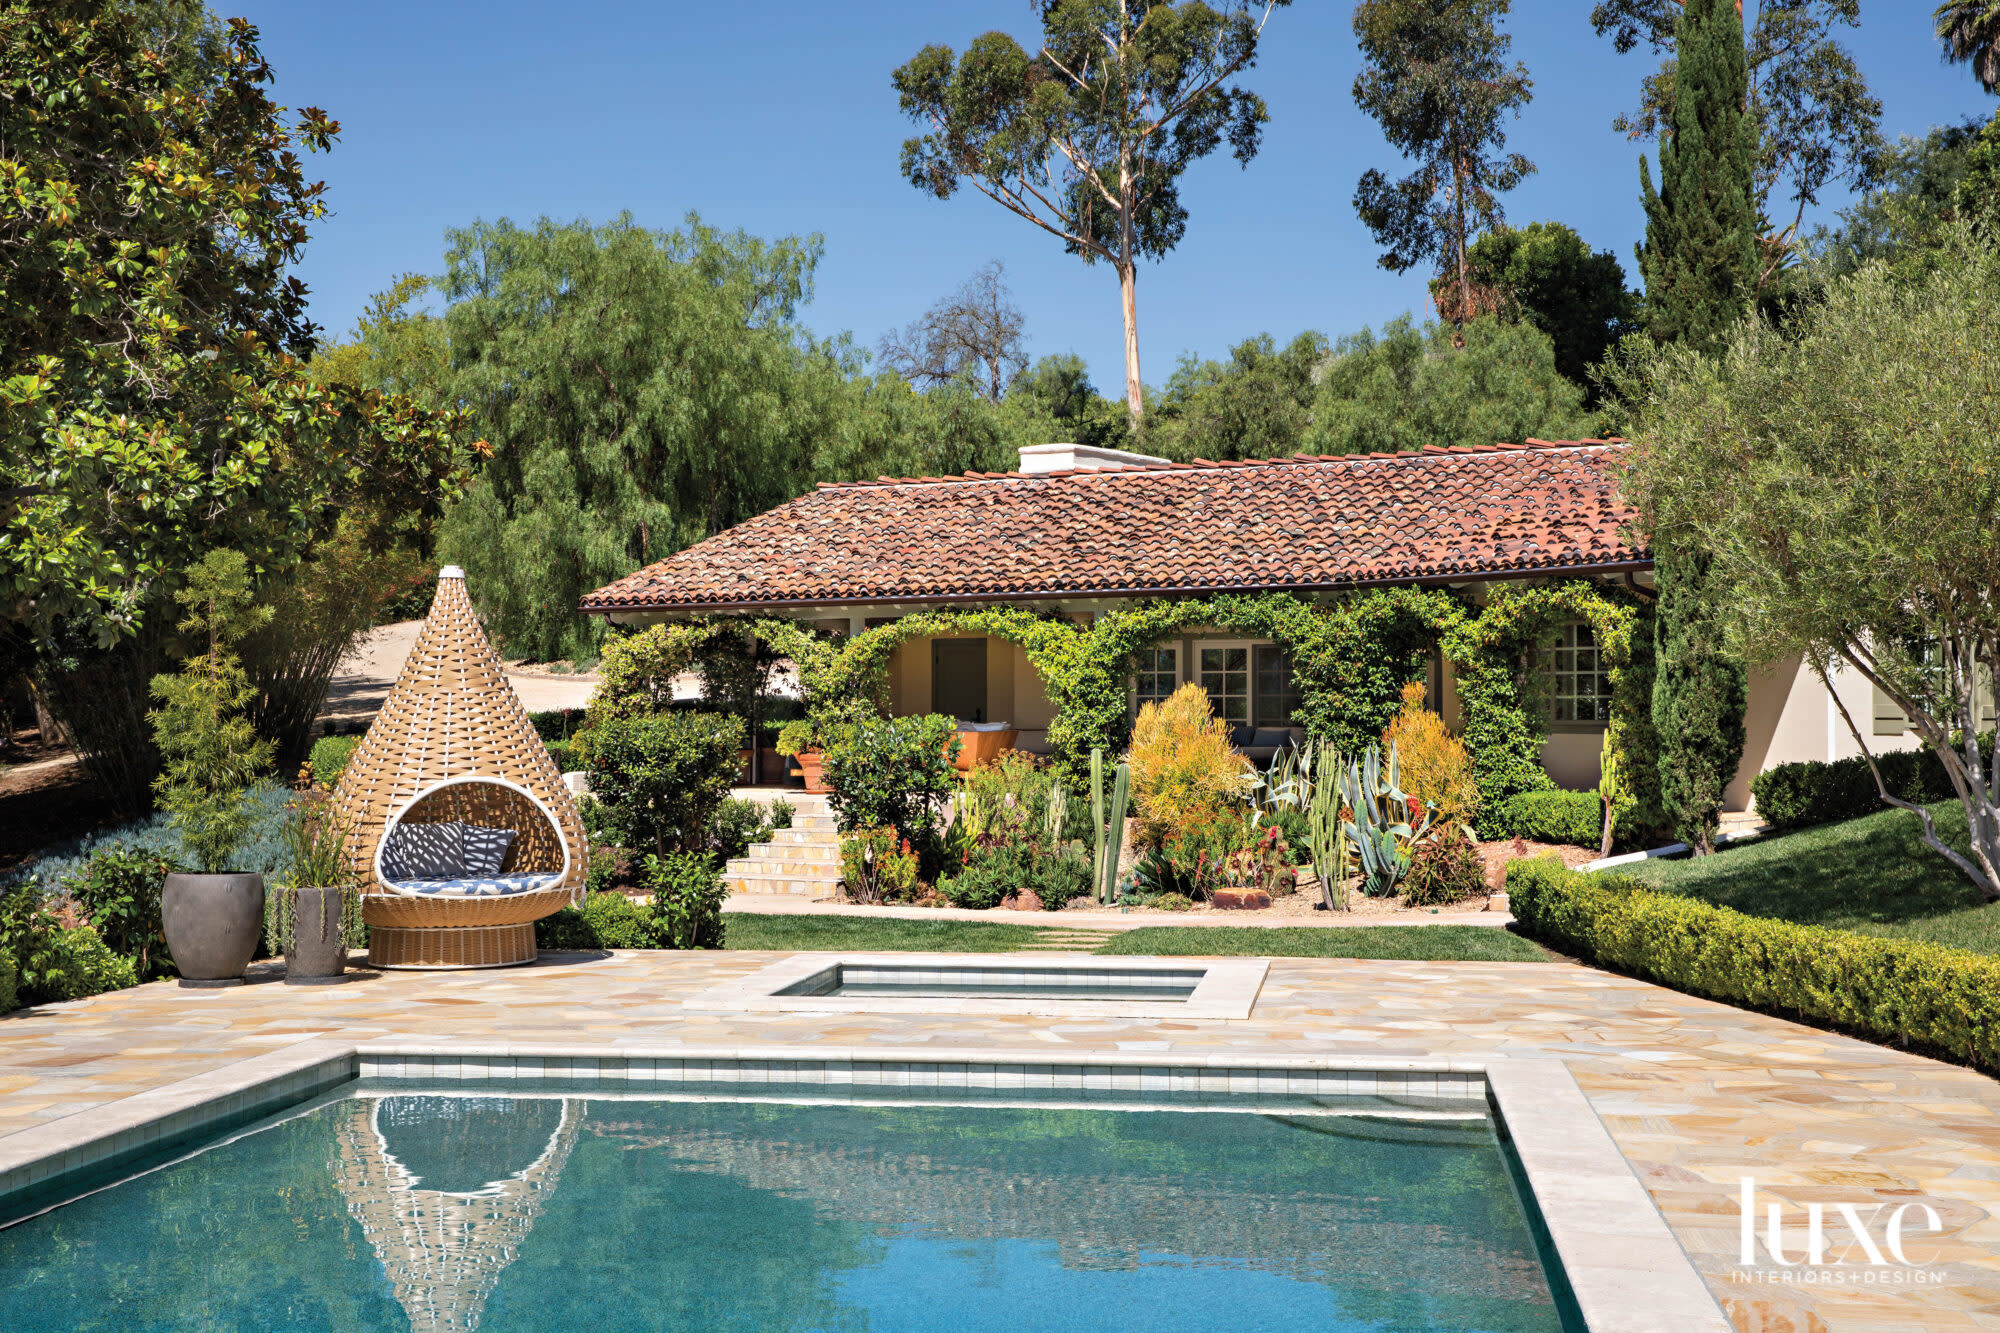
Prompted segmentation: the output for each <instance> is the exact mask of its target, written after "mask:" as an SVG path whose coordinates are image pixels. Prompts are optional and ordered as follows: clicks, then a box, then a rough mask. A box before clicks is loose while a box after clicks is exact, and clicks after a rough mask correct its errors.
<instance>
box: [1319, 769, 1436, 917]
mask: <svg viewBox="0 0 2000 1333" xmlns="http://www.w3.org/2000/svg"><path fill="white" fill-rule="evenodd" d="M1399 769H1400V765H1399V763H1398V761H1397V755H1396V747H1395V746H1394V745H1391V746H1390V747H1389V766H1388V770H1387V771H1386V772H1384V771H1383V768H1382V754H1381V751H1380V750H1379V749H1378V748H1377V747H1375V746H1373V745H1371V746H1369V747H1368V751H1367V753H1366V754H1364V755H1363V756H1362V757H1361V758H1360V759H1358V760H1356V761H1355V762H1354V763H1352V764H1350V765H1348V768H1347V773H1346V775H1345V776H1344V778H1343V779H1342V781H1341V797H1342V799H1343V800H1344V801H1345V802H1346V805H1347V808H1348V812H1349V819H1348V822H1347V836H1348V838H1349V839H1350V840H1351V841H1352V842H1353V844H1354V849H1355V851H1356V852H1357V853H1358V854H1359V856H1360V858H1361V872H1362V874H1363V876H1364V877H1365V883H1366V889H1365V891H1366V892H1367V893H1368V895H1369V896H1370V897H1374V898H1380V897H1386V896H1388V895H1389V894H1391V893H1394V892H1395V891H1396V886H1397V885H1399V884H1401V883H1402V882H1403V877H1404V876H1405V875H1407V874H1408V873H1409V872H1410V859H1411V855H1412V853H1413V851H1414V849H1415V848H1416V846H1417V844H1418V843H1420V842H1423V841H1424V840H1425V839H1427V838H1429V837H1430V836H1432V832H1433V825H1434V824H1435V823H1436V819H1437V810H1436V807H1434V806H1430V805H1428V804H1427V805H1426V806H1425V807H1424V810H1423V818H1422V820H1421V821H1419V822H1416V823H1414V824H1413V823H1412V822H1411V821H1412V818H1413V814H1412V811H1411V809H1410V798H1409V796H1408V795H1406V794H1405V793H1404V792H1403V790H1402V788H1401V787H1400V786H1398V785H1397V778H1398V776H1399Z"/></svg>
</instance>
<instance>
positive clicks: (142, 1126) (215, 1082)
mask: <svg viewBox="0 0 2000 1333" xmlns="http://www.w3.org/2000/svg"><path fill="white" fill-rule="evenodd" d="M358 1068H359V1059H358V1057H357V1056H356V1054H355V1049H354V1043H353V1042H351V1041H338V1040H331V1039H327V1038H319V1037H309V1038H306V1039H305V1040H303V1041H298V1042H294V1043H292V1044H291V1045H289V1046H281V1047H279V1048H278V1049H276V1050H272V1051H265V1052H262V1053H260V1054H258V1055H254V1056H251V1057H250V1058H248V1059H245V1060H237V1061H234V1062H233V1063H230V1064H226V1065H222V1066H219V1067H217V1068H215V1069H210V1070H207V1071H204V1072H203V1073H200V1074H195V1075H193V1076H191V1077H189V1078H184V1079H181V1080H179V1081H178V1082H174V1083H168V1084H163V1085H162V1086H160V1087H157V1088H148V1089H146V1090H145V1091H143V1092H136V1093H133V1094H132V1095H131V1096H129V1097H121V1098H119V1099H118V1100H116V1101H112V1102H107V1103H105V1104H103V1105H101V1106H94V1107H91V1108H89V1109H88V1110H83V1111H78V1112H76V1113H75V1114H73V1115H66V1116H62V1117H60V1118H58V1119H55V1120H49V1121H45V1122H43V1123H42V1124H39V1125H33V1126H30V1127H29V1128H27V1129H23V1130H20V1131H17V1132H16V1133H13V1134H9V1135H6V1136H5V1137H3V1138H0V1212H4V1210H5V1205H6V1203H7V1202H8V1201H9V1200H10V1199H13V1198H16V1197H18V1196H20V1195H22V1194H24V1193H26V1192H27V1191H29V1190H33V1189H36V1188H37V1187H39V1186H41V1185H44V1184H46V1183H47V1182H48V1181H50V1180H53V1179H55V1178H57V1177H59V1176H61V1175H64V1174H65V1173H67V1172H71V1171H76V1170H80V1169H83V1168H86V1167H93V1166H98V1165H100V1164H102V1163H105V1162H109V1161H111V1160H113V1159H116V1158H120V1157H123V1156H125V1155H126V1154H128V1153H133V1152H139V1151H143V1150H145V1149H147V1148H149V1147H151V1146H153V1145H155V1144H158V1143H160V1142H161V1141H163V1140H167V1139H172V1138H176V1137H178V1136H180V1135H183V1134H189V1133H194V1132H197V1131H199V1130H201V1129H203V1128H204V1127H206V1126H208V1125H212V1124H216V1123H217V1122H219V1121H222V1120H224V1119H227V1118H229V1117H232V1116H236V1115H241V1114H245V1113H255V1112H258V1111H261V1110H266V1109H271V1108H276V1107H278V1106H281V1105H284V1104H286V1103H289V1102H293V1101H303V1100H304V1099H306V1098H307V1097H311V1096H313V1095H314V1094H315V1093H318V1092H321V1091H324V1090H325V1089H327V1088H330V1087H333V1086H335V1085H337V1084H340V1083H344V1082H346V1081H348V1080H349V1079H352V1078H353V1077H354V1076H355V1073H356V1071H357V1069H358Z"/></svg>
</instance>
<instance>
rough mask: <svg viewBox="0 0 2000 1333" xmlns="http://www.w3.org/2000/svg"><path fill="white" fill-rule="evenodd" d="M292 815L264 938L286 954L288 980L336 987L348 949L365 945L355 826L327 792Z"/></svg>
mask: <svg viewBox="0 0 2000 1333" xmlns="http://www.w3.org/2000/svg"><path fill="white" fill-rule="evenodd" d="M285 814H286V819H285V835H284V836H285V867H284V872H283V876H282V878H281V879H280V881H279V883H278V884H277V885H276V886H275V887H274V888H273V890H272V892H271V894H270V896H269V899H268V901H267V904H266V907H265V916H264V939H265V943H266V945H267V946H268V947H269V948H270V950H271V952H272V953H274V954H277V953H282V954H283V955H284V956H285V984H286V985H288V986H331V985H335V984H337V983H339V982H342V981H345V980H347V950H348V949H349V948H350V947H355V948H358V947H360V944H361V931H362V925H361V896H360V894H358V893H356V892H355V884H354V869H353V865H352V863H351V862H350V861H349V859H348V855H347V840H348V835H349V833H350V832H351V831H352V829H351V828H350V826H349V824H348V822H347V821H346V820H345V819H343V818H342V817H341V815H340V812H339V811H338V810H337V809H335V807H334V805H333V802H332V801H330V800H328V799H327V796H326V793H324V792H308V793H307V794H305V795H303V796H301V797H300V798H299V799H298V800H295V801H293V802H292V804H291V806H290V807H289V808H288V809H287V810H286V812H285Z"/></svg>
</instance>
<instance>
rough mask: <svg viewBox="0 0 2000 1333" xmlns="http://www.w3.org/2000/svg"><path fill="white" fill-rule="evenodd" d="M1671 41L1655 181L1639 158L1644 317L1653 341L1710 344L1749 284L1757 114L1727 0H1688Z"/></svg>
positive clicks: (1739, 31)
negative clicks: (1667, 101) (1666, 119)
mask: <svg viewBox="0 0 2000 1333" xmlns="http://www.w3.org/2000/svg"><path fill="white" fill-rule="evenodd" d="M1674 48H1675V58H1676V66H1675V71H1674V103H1673V118H1672V122H1671V130H1670V133H1668V134H1667V135H1666V136H1665V137H1664V138H1663V140H1662V142H1661V144H1660V188H1659V189H1658V190H1657V191H1655V190H1654V189H1653V179H1652V173H1651V172H1650V171H1648V170H1647V168H1646V159H1645V158H1644V157H1643V156H1641V157H1640V159H1639V186H1640V192H1641V195H1642V197H1643V199H1644V201H1645V205H1646V243H1645V245H1644V246H1643V247H1642V248H1641V249H1640V251H1639V268H1640V271H1641V272H1642V273H1643V274H1644V276H1645V279H1646V327H1647V330H1648V331H1649V332H1650V333H1651V334H1652V335H1653V337H1654V338H1655V339H1656V340H1658V341H1660V342H1663V343H1666V342H1681V343H1686V344H1687V345H1689V346H1691V347H1696V348H1699V349H1701V350H1702V351H1705V352H1713V351H1715V350H1717V349H1718V348H1719V347H1720V346H1721V343H1722V338H1723V335H1724V334H1726V333H1727V332H1728V329H1729V327H1730V325H1732V324H1734V323H1735V322H1736V321H1737V320H1739V319H1741V318H1742V317H1743V314H1744V312H1745V311H1747V310H1748V309H1749V308H1750V302H1751V298H1752V296H1753V295H1754V293H1755V291H1756V286H1757V206H1756V182H1755V179H1754V176H1755V170H1756V161H1757V122H1756V120H1755V118H1754V117H1752V116H1751V115H1750V113H1749V109H1748V107H1747V105H1746V102H1747V99H1748V95H1749V78H1750V75H1749V67H1748V65H1747V64H1746V63H1745V60H1744V54H1743V16H1742V15H1741V14H1740V13H1738V12H1737V9H1736V5H1735V3H1734V0H1687V6H1686V8H1684V9H1683V10H1682V11H1681V16H1680V20H1679V22H1677V23H1676V24H1675V25H1674Z"/></svg>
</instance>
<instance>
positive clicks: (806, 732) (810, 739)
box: [778, 717, 828, 793]
mask: <svg viewBox="0 0 2000 1333" xmlns="http://www.w3.org/2000/svg"><path fill="white" fill-rule="evenodd" d="M778 753H779V754H781V755H784V756H786V757H787V758H790V759H794V760H796V761H797V763H798V774H799V776H800V777H802V778H804V779H805V784H806V790H807V791H808V792H814V793H819V792H825V791H827V790H828V787H827V785H826V775H825V771H824V770H825V765H826V756H825V755H824V754H822V753H821V752H820V749H819V732H818V729H817V728H815V727H814V726H813V724H812V721H811V719H809V718H803V717H802V718H799V719H797V720H796V721H792V722H787V723H786V724H785V725H784V726H782V727H780V728H778Z"/></svg>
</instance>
